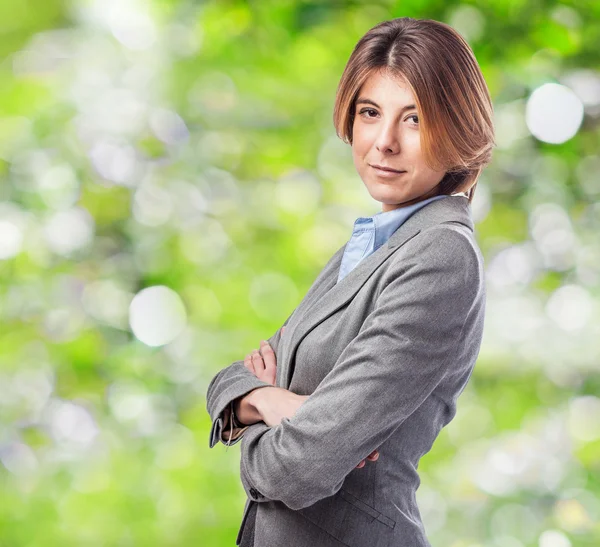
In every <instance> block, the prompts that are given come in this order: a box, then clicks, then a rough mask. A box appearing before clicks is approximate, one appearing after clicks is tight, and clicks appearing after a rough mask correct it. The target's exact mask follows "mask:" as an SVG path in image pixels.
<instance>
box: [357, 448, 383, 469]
mask: <svg viewBox="0 0 600 547" xmlns="http://www.w3.org/2000/svg"><path fill="white" fill-rule="evenodd" d="M378 458H379V451H378V450H377V449H375V450H373V452H371V453H370V454H369V455H368V456H367V459H366V460H362V461H361V462H360V463H359V464H358V465H357V466H356V469H360V468H361V467H364V466H365V464H366V462H367V460H369V461H372V462H376V461H377V459H378Z"/></svg>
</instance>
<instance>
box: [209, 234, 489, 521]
mask: <svg viewBox="0 0 600 547" xmlns="http://www.w3.org/2000/svg"><path fill="white" fill-rule="evenodd" d="M415 240H418V242H416V241H415ZM411 242H414V244H411ZM411 242H409V243H407V248H406V249H403V252H402V254H400V255H399V256H398V257H397V258H396V260H394V262H393V263H392V265H391V266H390V268H391V271H390V272H389V279H391V281H390V282H389V283H388V284H387V285H386V286H385V287H384V289H383V290H382V292H381V294H380V295H379V297H378V299H377V301H376V303H375V307H374V309H373V311H372V312H371V313H370V314H369V315H368V316H367V318H366V319H365V321H364V323H363V325H362V326H361V328H360V331H359V333H358V335H357V336H356V337H355V338H354V339H353V340H352V341H351V342H350V343H349V344H348V345H347V346H346V347H345V348H344V350H343V351H342V353H341V354H340V356H339V358H338V359H337V360H336V362H335V364H334V366H333V368H332V369H331V371H330V372H329V374H328V375H327V376H326V377H325V378H324V380H323V381H322V382H321V384H319V386H318V387H317V389H316V390H315V392H314V393H313V394H311V395H310V397H309V398H308V399H307V400H306V402H305V403H304V404H303V405H302V406H301V407H300V408H299V409H298V411H297V412H296V414H295V415H294V416H293V417H292V418H284V419H283V420H282V421H281V423H280V424H279V425H278V426H276V427H270V426H268V425H267V424H266V423H263V422H258V423H255V424H252V425H250V426H248V427H247V429H246V430H245V431H244V434H243V435H242V436H240V437H238V439H237V440H239V439H241V438H243V439H244V442H243V443H242V445H241V446H242V454H241V480H242V484H243V486H244V489H245V490H246V492H247V493H248V495H249V496H250V497H251V498H252V499H253V500H254V501H259V502H264V501H270V500H280V501H282V502H283V503H285V504H286V505H287V506H288V507H290V508H291V509H294V510H298V509H302V508H304V507H308V506H310V505H312V504H314V503H316V502H317V501H319V500H320V499H323V498H325V497H329V496H332V495H334V494H335V493H337V492H338V491H339V489H340V488H341V487H342V484H343V482H344V480H345V479H346V477H347V475H348V474H349V473H350V472H351V471H352V470H353V469H354V468H355V467H356V466H357V463H358V462H360V461H361V460H362V459H364V458H366V457H367V456H368V455H369V454H370V453H371V452H373V450H375V449H376V448H378V447H379V446H381V445H382V444H383V443H384V442H385V441H386V440H387V439H388V438H389V437H390V436H391V435H392V434H393V433H394V431H395V430H396V429H397V428H398V427H400V425H401V424H402V423H403V422H404V421H405V420H406V419H407V418H408V417H409V416H410V415H411V414H412V413H413V412H414V411H415V410H416V409H417V408H418V407H419V406H420V405H421V404H422V403H423V401H424V400H425V399H426V398H427V397H428V396H429V395H430V394H431V392H432V391H433V390H434V389H435V388H436V387H437V386H438V385H439V384H440V383H441V382H442V380H443V379H444V376H445V375H446V374H448V373H449V372H451V373H453V374H463V373H465V372H467V371H468V369H469V367H470V366H471V363H469V362H462V360H460V359H458V356H459V353H460V351H461V350H462V349H464V344H466V343H469V344H479V343H480V340H467V341H465V338H464V336H463V334H464V333H466V332H471V326H472V325H473V323H474V321H477V320H479V319H480V317H481V316H482V313H483V306H484V302H485V292H484V286H483V279H482V278H483V268H482V265H481V264H480V261H479V258H478V256H477V253H476V251H475V249H474V247H473V245H472V243H471V242H470V241H469V239H468V237H466V236H465V235H464V234H462V233H460V232H458V231H457V230H455V229H452V228H448V227H443V226H442V225H439V226H436V227H433V228H430V229H428V230H426V231H424V232H422V233H421V235H420V236H419V237H418V238H414V239H413V240H411ZM280 335H281V329H279V330H278V331H277V333H276V334H275V335H274V336H273V337H272V339H269V343H270V344H271V346H272V347H274V349H275V350H276V348H277V345H278V343H279V340H280ZM232 367H236V368H233V369H232ZM228 369H230V372H228V373H227V375H228V377H229V378H230V379H232V380H231V381H230V382H229V385H228V386H226V388H225V389H224V390H223V393H220V394H219V384H220V381H219V375H217V377H216V378H215V379H214V380H213V382H211V386H209V394H208V407H209V412H210V411H211V409H212V413H211V416H213V417H216V415H217V414H215V412H216V411H218V412H219V413H220V412H221V411H222V409H223V408H224V407H225V406H226V405H227V403H229V402H230V401H231V400H232V399H234V398H236V397H238V396H241V395H244V394H245V393H248V392H250V391H251V390H252V389H254V388H255V387H260V386H261V385H269V384H265V383H263V382H261V381H260V380H259V379H258V378H256V377H255V376H254V375H253V374H252V373H251V372H250V371H249V370H248V369H247V368H246V367H244V365H243V362H242V361H238V362H236V363H234V364H233V365H231V366H230V367H228ZM228 369H224V370H228ZM241 369H243V371H242V370H241ZM222 372H223V371H222ZM220 374H221V373H220ZM251 377H252V378H251ZM223 378H224V376H222V377H221V379H223ZM211 388H212V396H211ZM232 395H233V396H232ZM219 401H221V403H222V408H219V406H220V404H219ZM217 422H218V420H216V421H215V424H217ZM215 427H217V426H216V425H215V426H214V427H213V434H212V436H211V446H213V445H214V444H216V442H217V438H216V437H215V435H214V430H215ZM234 442H235V441H234Z"/></svg>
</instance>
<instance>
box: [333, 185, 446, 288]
mask: <svg viewBox="0 0 600 547" xmlns="http://www.w3.org/2000/svg"><path fill="white" fill-rule="evenodd" d="M447 197H449V196H447V195H443V196H433V197H432V198H428V199H425V200H423V201H419V202H418V203H414V204H413V205H409V206H408V207H399V208H398V209H392V210H391V211H386V212H385V213H384V212H379V213H377V214H375V215H373V216H372V217H358V218H357V219H356V220H355V222H354V229H353V230H352V237H351V238H350V241H348V243H347V245H346V249H345V250H344V256H343V257H342V262H341V265H340V272H339V274H338V280H337V282H338V283H339V282H340V281H341V280H342V279H343V278H344V277H346V276H347V275H348V274H349V273H350V272H351V271H352V270H353V269H354V268H356V266H358V264H359V262H360V261H361V260H363V259H364V258H366V257H367V256H369V255H370V254H371V253H374V252H375V251H376V250H377V249H379V247H381V246H382V245H383V244H384V243H385V242H386V241H387V240H388V239H389V238H390V236H391V235H392V234H393V233H394V232H395V231H396V230H397V229H398V228H400V226H401V225H402V224H403V223H404V222H405V221H406V219H408V217H409V216H410V215H412V214H413V213H415V212H417V211H418V210H419V209H421V207H425V205H427V204H428V203H430V202H432V201H435V200H436V199H442V198H447Z"/></svg>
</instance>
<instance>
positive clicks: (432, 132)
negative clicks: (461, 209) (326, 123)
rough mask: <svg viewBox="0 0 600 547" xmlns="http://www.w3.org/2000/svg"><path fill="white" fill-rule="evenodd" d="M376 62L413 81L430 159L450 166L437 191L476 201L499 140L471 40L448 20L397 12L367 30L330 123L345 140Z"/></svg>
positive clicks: (349, 138)
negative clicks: (480, 180) (464, 195)
mask: <svg viewBox="0 0 600 547" xmlns="http://www.w3.org/2000/svg"><path fill="white" fill-rule="evenodd" d="M377 70H385V71H386V72H388V73H389V74H390V75H391V76H393V77H397V78H400V79H402V80H404V81H406V82H407V83H408V85H409V86H410V88H411V90H412V92H413V94H414V96H415V99H416V106H417V110H418V112H419V123H420V128H421V131H420V138H421V147H422V149H423V153H424V157H425V161H426V162H427V163H428V164H429V166H430V168H433V169H443V170H446V174H445V175H444V178H443V179H442V180H441V182H440V184H439V194H452V193H457V192H465V193H467V196H468V198H469V202H471V201H472V200H473V196H474V194H475V187H476V186H477V179H478V177H479V175H480V174H481V172H482V171H483V169H484V167H486V166H487V165H488V164H489V163H490V161H491V159H492V149H493V147H494V146H495V142H494V126H493V105H492V100H491V97H490V94H489V91H488V88H487V85H486V82H485V79H484V77H483V74H482V73H481V69H480V68H479V65H478V63H477V59H476V58H475V55H474V53H473V51H472V49H471V47H470V46H469V44H468V43H467V42H466V41H465V39H464V38H463V37H462V36H461V35H460V34H459V33H458V32H457V31H456V30H454V29H453V28H452V27H450V26H449V25H446V24H445V23H440V22H439V21H434V20H431V19H413V18H412V17H400V18H398V19H392V20H389V21H383V22H381V23H379V24H377V25H376V26H374V27H373V28H372V29H371V30H369V31H368V32H367V33H366V34H365V35H364V36H363V37H362V38H361V39H360V40H359V41H358V43H357V44H356V46H355V47H354V50H353V51H352V54H351V55H350V59H349V60H348V63H347V64H346V67H345V69H344V72H343V74H342V77H341V79H340V83H339V85H338V89H337V94H336V98H335V106H334V112H333V123H334V126H335V130H336V133H337V135H338V137H340V138H341V139H342V140H343V141H344V142H346V143H348V144H352V127H353V124H354V116H355V101H356V99H357V97H358V92H359V90H360V88H361V86H362V85H363V83H364V82H365V81H366V80H367V78H368V77H369V76H370V75H371V74H372V73H373V72H374V71H377Z"/></svg>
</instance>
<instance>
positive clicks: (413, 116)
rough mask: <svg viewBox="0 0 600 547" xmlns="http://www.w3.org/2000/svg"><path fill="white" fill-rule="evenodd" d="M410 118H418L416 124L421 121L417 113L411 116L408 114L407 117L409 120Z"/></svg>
mask: <svg viewBox="0 0 600 547" xmlns="http://www.w3.org/2000/svg"><path fill="white" fill-rule="evenodd" d="M410 118H416V119H417V122H416V124H415V125H418V123H419V116H417V115H416V114H411V115H410V116H408V117H407V118H406V119H407V120H409V119H410Z"/></svg>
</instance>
